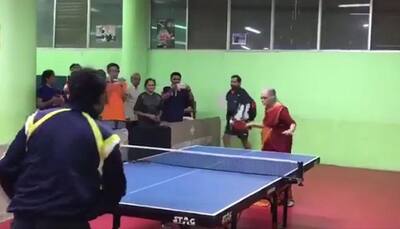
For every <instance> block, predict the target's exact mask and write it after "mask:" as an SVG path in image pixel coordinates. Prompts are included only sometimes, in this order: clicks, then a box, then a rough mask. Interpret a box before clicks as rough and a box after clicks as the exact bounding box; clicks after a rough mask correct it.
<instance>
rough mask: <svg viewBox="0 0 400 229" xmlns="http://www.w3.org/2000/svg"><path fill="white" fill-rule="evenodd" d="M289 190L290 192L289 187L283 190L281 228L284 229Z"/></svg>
mask: <svg viewBox="0 0 400 229" xmlns="http://www.w3.org/2000/svg"><path fill="white" fill-rule="evenodd" d="M289 190H290V185H289V187H287V188H286V189H285V197H284V200H283V223H282V227H283V228H286V226H287V218H288V206H287V205H288V201H289Z"/></svg>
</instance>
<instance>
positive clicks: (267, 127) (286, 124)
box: [247, 89, 296, 207]
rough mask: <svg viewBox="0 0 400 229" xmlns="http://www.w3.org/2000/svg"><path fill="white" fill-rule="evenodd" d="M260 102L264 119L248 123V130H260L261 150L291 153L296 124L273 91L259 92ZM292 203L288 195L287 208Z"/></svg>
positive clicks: (290, 195) (290, 196)
mask: <svg viewBox="0 0 400 229" xmlns="http://www.w3.org/2000/svg"><path fill="white" fill-rule="evenodd" d="M261 101H262V103H263V105H264V106H265V117H264V120H263V123H262V124H257V123H253V122H252V123H248V124H247V126H248V127H249V128H252V127H253V128H260V129H262V132H261V136H262V150H263V151H275V152H282V153H291V151H292V141H293V134H294V132H295V130H296V122H295V121H294V120H293V118H292V117H291V116H290V114H289V110H288V108H287V107H286V106H284V105H283V104H282V103H280V102H279V101H278V99H277V96H276V90H275V89H265V90H263V91H262V92H261ZM293 205H294V201H293V198H292V193H291V191H290V193H289V201H288V206H289V207H292V206H293Z"/></svg>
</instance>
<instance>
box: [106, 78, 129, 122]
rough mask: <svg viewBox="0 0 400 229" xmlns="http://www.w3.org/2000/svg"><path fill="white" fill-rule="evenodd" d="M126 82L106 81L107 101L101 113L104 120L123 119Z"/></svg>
mask: <svg viewBox="0 0 400 229" xmlns="http://www.w3.org/2000/svg"><path fill="white" fill-rule="evenodd" d="M125 92H126V84H125V83H121V82H114V83H111V82H110V83H107V88H106V94H107V103H106V105H105V106H104V110H103V113H102V114H101V117H102V120H105V121H125V119H126V118H125V109H124V96H125Z"/></svg>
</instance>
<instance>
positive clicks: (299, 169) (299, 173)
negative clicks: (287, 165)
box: [297, 161, 304, 186]
mask: <svg viewBox="0 0 400 229" xmlns="http://www.w3.org/2000/svg"><path fill="white" fill-rule="evenodd" d="M297 179H298V183H299V186H303V181H304V163H303V162H302V161H298V162H297Z"/></svg>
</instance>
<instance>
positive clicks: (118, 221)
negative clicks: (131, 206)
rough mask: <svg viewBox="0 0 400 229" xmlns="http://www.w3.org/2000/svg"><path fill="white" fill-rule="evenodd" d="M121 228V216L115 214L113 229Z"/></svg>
mask: <svg viewBox="0 0 400 229" xmlns="http://www.w3.org/2000/svg"><path fill="white" fill-rule="evenodd" d="M120 227H121V215H119V214H116V213H114V214H113V227H112V228H113V229H119V228H120Z"/></svg>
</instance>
